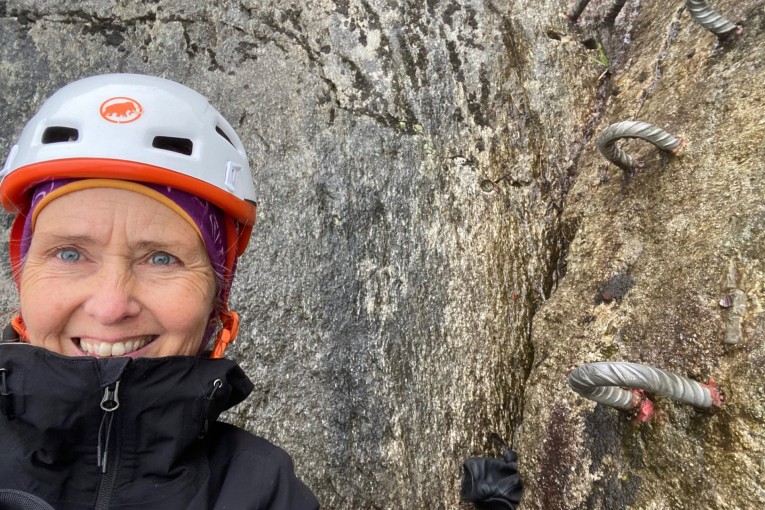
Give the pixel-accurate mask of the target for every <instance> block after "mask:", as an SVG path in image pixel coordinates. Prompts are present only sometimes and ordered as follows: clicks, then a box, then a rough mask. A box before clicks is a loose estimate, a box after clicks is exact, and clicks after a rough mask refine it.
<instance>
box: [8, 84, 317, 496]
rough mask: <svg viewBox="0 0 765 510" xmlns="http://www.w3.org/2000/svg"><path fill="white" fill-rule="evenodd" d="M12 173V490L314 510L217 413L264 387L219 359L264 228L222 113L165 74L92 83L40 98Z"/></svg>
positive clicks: (299, 486)
mask: <svg viewBox="0 0 765 510" xmlns="http://www.w3.org/2000/svg"><path fill="white" fill-rule="evenodd" d="M2 177H3V181H2V183H1V184H0V199H1V200H2V204H3V206H4V207H5V208H6V209H7V210H9V211H11V212H13V213H15V214H16V219H15V221H14V225H13V228H12V232H11V243H10V253H11V263H12V266H13V269H14V277H15V280H16V283H17V285H18V289H19V295H20V301H21V307H20V313H19V315H18V316H17V317H16V318H15V319H14V320H13V321H12V323H11V324H10V325H9V327H8V328H6V331H5V332H4V333H3V342H2V343H0V385H2V388H0V390H1V391H0V404H2V405H1V406H0V410H1V411H2V415H3V416H0V451H2V452H4V453H3V455H2V456H0V496H1V495H2V491H3V490H7V491H10V493H12V494H13V495H18V494H20V493H26V494H33V495H34V496H35V497H36V499H37V500H40V499H42V500H44V501H45V502H47V503H48V504H50V505H52V506H53V507H54V508H56V509H58V510H67V509H75V508H76V509H80V508H103V509H106V508H112V507H115V508H116V507H119V508H121V509H125V510H127V509H139V508H141V509H146V508H160V507H161V508H166V509H176V508H177V509H199V510H201V509H208V508H214V509H215V508H221V509H222V508H236V509H255V508H264V509H266V508H268V509H287V508H289V509H303V508H306V509H313V508H318V503H317V501H316V499H315V498H314V496H313V494H311V492H310V490H309V489H308V488H307V487H305V485H303V483H302V482H300V480H298V479H297V478H296V477H295V474H294V472H293V468H292V462H291V460H290V458H289V457H288V456H287V454H286V453H285V452H284V451H283V450H281V449H279V448H278V447H276V446H274V445H272V444H270V443H268V442H267V441H266V440H264V439H262V438H258V437H255V436H252V435H250V434H248V433H247V432H245V431H243V430H240V429H237V428H236V427H233V426H231V425H227V424H224V423H221V422H218V421H217V418H218V416H219V415H220V413H221V412H223V411H225V410H226V409H228V408H230V407H232V406H234V405H236V404H238V403H239V402H241V401H242V400H244V399H245V398H246V396H247V395H248V394H249V393H250V391H252V387H253V386H252V383H251V382H250V381H249V379H247V377H246V376H245V375H244V373H243V372H242V370H241V369H240V368H239V367H238V366H237V365H236V364H235V363H233V362H232V361H229V360H226V359H220V358H222V356H223V353H224V351H225V349H226V346H227V345H228V344H229V343H230V342H231V341H232V340H233V339H234V337H235V336H236V332H237V329H238V328H237V325H238V317H237V315H236V313H235V312H233V311H231V310H229V309H228V294H229V291H230V289H231V283H232V280H233V277H234V272H235V268H236V261H237V257H238V256H239V255H241V254H242V252H243V251H244V249H245V247H246V246H247V242H248V240H249V237H250V232H251V229H252V224H253V223H254V220H255V205H254V187H253V183H252V178H251V175H250V171H249V165H248V162H247V157H246V155H245V153H244V149H243V147H242V144H241V142H240V140H239V139H238V138H237V136H236V134H235V133H234V131H233V129H232V128H231V126H230V125H229V124H228V122H226V121H225V119H223V117H221V116H220V114H219V113H218V112H216V111H215V110H214V109H213V108H212V107H211V106H210V105H209V104H208V103H207V101H206V100H205V99H204V98H203V97H202V96H200V95H199V94H197V93H196V92H194V91H192V90H191V89H188V88H186V87H184V86H182V85H180V84H177V83H174V82H170V81H168V80H162V79H159V78H153V77H148V76H141V75H104V76H96V77H92V78H86V79H84V80H80V81H79V82H75V83H73V84H71V85H68V86H67V87H64V88H63V89H61V90H60V91H59V92H57V93H56V94H54V95H53V96H52V97H51V98H50V99H49V100H48V101H47V102H46V103H45V104H44V105H43V106H42V107H41V109H40V111H39V112H38V114H37V115H36V116H35V117H34V118H33V119H32V120H31V121H30V122H29V124H28V125H27V127H26V128H25V129H24V131H23V132H22V134H21V137H20V139H19V143H18V144H17V145H16V146H15V147H14V148H13V149H12V150H11V152H10V155H9V157H8V160H7V161H6V163H5V166H4V168H3V171H2ZM210 347H211V351H210V350H208V348H210ZM73 481H74V482H73ZM19 491H21V492H19ZM0 499H1V497H0Z"/></svg>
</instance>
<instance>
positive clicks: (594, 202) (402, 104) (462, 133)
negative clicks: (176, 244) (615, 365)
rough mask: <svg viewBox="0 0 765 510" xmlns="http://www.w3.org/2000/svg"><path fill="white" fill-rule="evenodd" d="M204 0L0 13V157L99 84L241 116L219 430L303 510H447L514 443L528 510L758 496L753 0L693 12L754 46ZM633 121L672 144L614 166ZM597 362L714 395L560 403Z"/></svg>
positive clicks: (556, 15) (400, 9)
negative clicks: (273, 448) (91, 82)
mask: <svg viewBox="0 0 765 510" xmlns="http://www.w3.org/2000/svg"><path fill="white" fill-rule="evenodd" d="M616 3H617V4H622V3H624V2H616ZM212 4H213V3H212V2H196V1H190V0H159V1H153V2H141V3H139V2H121V1H116V2H115V1H107V0H90V1H85V2H74V1H68V0H56V1H55V2H54V1H49V0H27V1H15V0H7V1H0V66H2V73H0V84H1V86H0V106H1V108H0V121H2V122H0V146H2V147H5V148H7V147H10V145H11V144H12V141H13V140H14V139H15V137H16V136H17V135H18V132H19V131H20V129H21V127H22V126H23V123H24V122H25V121H26V120H27V119H28V118H29V117H30V116H31V114H32V113H33V112H34V111H35V110H36V108H37V107H38V106H39V105H40V103H41V102H42V101H43V100H44V99H45V98H46V97H47V96H48V95H50V94H51V93H52V92H53V91H55V90H56V89H57V88H59V87H60V86H62V85H64V84H65V83H68V82H70V81H72V80H74V79H77V78H80V77H84V76H88V75H92V74H98V73H104V72H115V71H117V72H118V71H122V72H139V73H148V74H155V75H160V76H164V77H167V78H171V79H174V80H176V81H179V82H182V83H184V84H187V85H189V86H190V87H192V88H195V89H196V90H198V91H199V92H201V93H202V94H204V95H206V96H207V97H208V98H209V99H210V101H211V103H212V104H213V105H215V106H216V107H217V108H218V109H219V110H220V111H221V112H222V113H223V114H224V115H225V116H226V117H227V118H228V119H229V120H230V121H231V123H232V124H233V125H234V127H235V128H236V129H237V131H238V133H239V134H240V136H241V137H242V139H243V141H244V143H245V145H246V147H247V149H248V152H249V155H250V158H251V161H252V164H253V171H254V176H255V179H256V183H257V189H258V192H259V194H260V204H259V205H260V209H259V223H258V225H257V226H256V229H255V233H254V236H253V242H252V244H251V248H250V249H249V251H248V253H247V254H246V255H245V256H244V258H243V259H242V260H241V263H240V272H239V276H238V281H237V283H236V285H235V289H234V296H233V298H232V300H233V307H234V308H235V309H238V310H239V311H240V313H241V315H242V317H243V321H244V323H243V327H242V332H241V334H240V338H239V339H238V341H237V344H236V345H235V347H234V348H232V350H231V352H230V355H231V356H232V357H235V358H237V359H238V360H240V361H241V363H242V365H243V367H244V368H245V370H246V371H247V372H248V373H249V374H250V375H251V377H252V379H253V381H254V382H255V387H256V389H255V392H254V394H253V396H252V397H250V399H249V400H248V401H246V402H245V403H244V404H243V405H241V406H240V407H239V408H237V409H236V410H235V411H234V412H233V413H231V414H230V415H229V416H228V419H229V420H231V421H233V422H236V423H238V424H240V425H242V426H244V427H246V428H248V429H249V430H251V431H253V432H255V433H257V434H260V435H263V436H265V437H267V438H269V439H271V440H272V441H274V442H276V443H278V444H280V445H281V446H283V447H284V448H285V449H287V451H289V452H290V453H291V454H292V456H293V458H294V460H295V464H296V469H297V471H298V473H299V474H300V475H301V477H302V478H303V479H304V480H305V481H306V482H307V483H308V485H309V486H311V487H312V488H313V489H314V491H315V492H316V493H317V496H318V497H319V499H320V501H321V502H322V505H323V507H324V508H337V509H341V508H348V509H350V508H391V509H392V508H455V507H458V506H459V505H460V503H459V480H460V475H461V463H462V461H463V459H464V458H465V457H468V456H472V455H498V454H499V452H500V451H501V449H502V448H503V447H505V446H510V447H512V448H514V449H516V450H517V451H518V452H519V454H520V463H521V469H522V475H523V479H524V481H525V484H526V493H525V496H524V500H523V507H524V508H540V509H545V510H549V509H569V508H609V509H616V508H680V509H691V508H693V509H696V508H700V507H701V508H715V509H716V508H720V509H722V508H759V507H761V506H762V505H763V504H765V486H764V485H763V480H765V464H763V460H762V459H763V458H765V456H764V455H763V453H765V409H764V408H763V404H762V402H763V400H765V388H764V387H763V383H762V381H763V376H764V375H765V373H764V372H765V368H763V367H765V345H764V343H763V338H764V337H765V314H763V306H764V305H763V302H765V287H764V286H763V281H764V280H763V277H764V276H765V261H764V260H763V255H762V253H763V250H764V249H765V205H763V200H762V197H763V196H765V172H763V170H765V168H763V166H764V164H763V161H764V160H765V149H764V148H763V142H762V140H763V135H765V107H763V105H762V103H763V95H764V94H765V92H763V90H764V89H763V87H762V86H761V84H762V83H765V50H763V48H765V40H764V39H765V35H764V34H765V8H764V7H763V5H762V2H758V1H756V0H739V1H735V2H734V1H733V0H720V1H717V2H715V5H714V7H715V8H716V9H718V10H719V11H720V12H721V13H723V14H724V15H725V16H726V17H728V19H730V20H732V21H734V22H740V23H741V25H743V26H744V33H743V34H742V35H741V36H740V37H732V38H729V40H727V41H725V42H724V43H720V42H718V41H717V40H716V38H715V36H714V35H712V34H711V33H709V32H707V31H706V30H704V29H703V28H702V27H701V26H699V25H698V24H696V23H694V22H693V21H692V20H691V18H690V16H689V14H688V12H687V10H686V9H685V8H684V6H683V3H682V2H680V1H679V0H678V1H675V2H670V1H665V0H656V1H653V2H640V1H639V0H633V1H630V2H627V3H626V5H625V6H624V8H623V9H621V11H614V12H613V13H611V11H612V10H613V9H612V4H613V2H606V1H599V0H593V1H592V2H591V3H590V5H589V6H588V8H587V9H586V10H585V11H584V13H583V15H582V16H581V18H580V20H579V22H578V24H576V25H572V24H570V23H568V22H567V20H566V19H564V18H563V17H561V16H560V13H561V11H562V10H563V7H564V6H563V5H562V3H561V2H559V1H550V0H542V1H540V0H534V1H532V0H522V1H521V0H519V1H516V2H513V3H512V5H508V2H491V1H463V2H456V1H436V0H428V1H426V2H422V1H418V2H415V1H410V0H404V1H400V2H387V1H383V0H334V1H332V0H317V1H315V2H297V1H289V0H271V1H255V0H239V1H226V2H215V3H214V5H212ZM617 13H618V17H616V18H615V19H614V17H613V15H615V14H617ZM599 48H602V49H600V50H599ZM636 119H637V120H644V121H648V122H651V123H654V124H656V125H658V126H660V127H663V128H664V129H667V130H668V131H670V132H672V133H673V134H675V135H677V136H680V137H682V138H683V139H685V140H686V146H685V147H684V149H683V150H682V151H681V152H680V153H679V154H678V155H677V156H674V157H670V156H667V155H664V154H663V153H660V152H659V151H657V150H656V149H655V148H653V147H651V146H650V145H648V144H646V143H645V142H629V143H626V144H625V145H624V147H625V149H626V150H627V151H628V152H629V153H631V154H632V155H634V156H635V157H637V158H639V159H642V160H643V161H644V165H643V167H642V168H640V169H639V170H637V171H636V172H634V173H630V174H625V173H624V172H622V171H621V170H619V169H618V168H617V167H615V166H614V165H612V164H608V163H607V162H606V161H605V160H604V159H603V158H602V157H601V156H600V155H599V153H598V152H597V149H596V148H595V144H594V138H595V136H596V135H597V134H598V133H599V132H600V131H602V130H603V129H604V128H605V127H607V126H608V125H609V124H610V123H612V122H615V121H619V120H636ZM4 150H5V149H4ZM8 222H9V219H8V218H6V225H7V224H8ZM9 274H10V273H9V270H8V268H7V267H6V271H5V275H6V276H5V280H4V281H3V282H2V284H3V285H4V288H6V289H8V290H7V291H6V292H5V293H4V302H5V303H6V307H7V308H10V307H12V306H13V304H14V298H13V292H12V290H10V289H11V284H10V276H9ZM720 303H723V305H725V306H724V307H721V306H720ZM608 360H626V361H634V362H643V363H648V364H651V365H653V366H656V367H659V368H664V369H668V370H672V371H675V372H676V373H679V374H681V375H685V376H688V377H691V378H694V379H697V380H704V381H706V379H708V378H709V377H713V378H714V379H715V381H717V382H718V383H719V384H720V386H721V387H722V388H723V390H724V391H725V393H726V402H725V405H724V407H723V408H722V409H721V410H720V411H719V412H717V413H716V414H713V415H709V414H704V413H700V412H698V411H696V410H693V409H690V408H687V407H686V406H682V405H676V404H674V403H672V402H671V401H669V400H662V399H658V400H657V402H656V405H657V409H658V411H659V412H658V415H659V416H658V418H657V419H654V420H653V421H651V422H649V423H647V424H643V425H640V426H636V425H631V424H630V421H629V418H628V417H625V416H624V415H623V414H620V413H619V412H617V411H615V410H613V409H609V408H604V407H603V406H596V405H595V404H593V403H591V402H589V401H586V400H584V399H582V398H581V397H579V396H577V395H576V394H575V393H573V392H572V391H571V390H570V388H569V387H568V386H567V382H566V374H567V373H568V371H569V370H570V369H572V368H573V367H575V366H577V365H579V364H581V363H586V362H591V361H608Z"/></svg>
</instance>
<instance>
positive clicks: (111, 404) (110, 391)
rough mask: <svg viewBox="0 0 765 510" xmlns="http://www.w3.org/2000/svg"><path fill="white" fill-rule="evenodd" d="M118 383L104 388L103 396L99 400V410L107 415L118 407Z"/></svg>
mask: <svg viewBox="0 0 765 510" xmlns="http://www.w3.org/2000/svg"><path fill="white" fill-rule="evenodd" d="M119 391H120V382H119V381H117V382H115V383H114V384H110V385H109V386H107V387H106V388H104V396H103V398H102V399H101V409H103V410H104V411H106V412H107V413H111V412H113V411H116V410H117V408H118V407H119V406H120V396H119Z"/></svg>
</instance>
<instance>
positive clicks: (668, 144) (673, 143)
mask: <svg viewBox="0 0 765 510" xmlns="http://www.w3.org/2000/svg"><path fill="white" fill-rule="evenodd" d="M621 138H640V139H641V140H645V141H647V142H651V143H652V144H654V145H655V146H656V147H658V148H659V149H661V150H663V151H667V152H670V153H672V154H674V153H675V152H677V150H678V149H679V148H680V146H681V145H682V144H683V142H682V140H680V139H679V138H675V137H674V136H672V135H670V134H669V133H667V132H666V131H664V130H663V129H661V128H658V127H656V126H654V125H653V124H649V123H648V122H641V121H637V120H625V121H622V122H617V123H616V124H611V125H610V126H608V127H607V128H606V129H605V130H604V131H603V132H602V133H601V134H600V136H599V137H598V149H599V150H600V152H601V154H603V156H605V158H606V159H607V160H609V161H610V162H611V163H613V164H615V165H616V166H618V167H619V168H621V169H622V170H626V171H631V170H633V169H634V168H635V160H634V159H632V156H630V155H629V154H627V153H626V152H624V151H623V150H622V149H621V148H619V147H618V146H617V145H616V142H617V140H619V139H621Z"/></svg>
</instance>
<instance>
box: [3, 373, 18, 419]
mask: <svg viewBox="0 0 765 510" xmlns="http://www.w3.org/2000/svg"><path fill="white" fill-rule="evenodd" d="M7 377H8V370H7V369H5V368H0V412H2V413H3V414H4V415H5V416H6V417H7V418H8V419H9V420H12V419H13V418H15V415H14V414H13V393H11V392H10V391H8V381H7Z"/></svg>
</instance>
